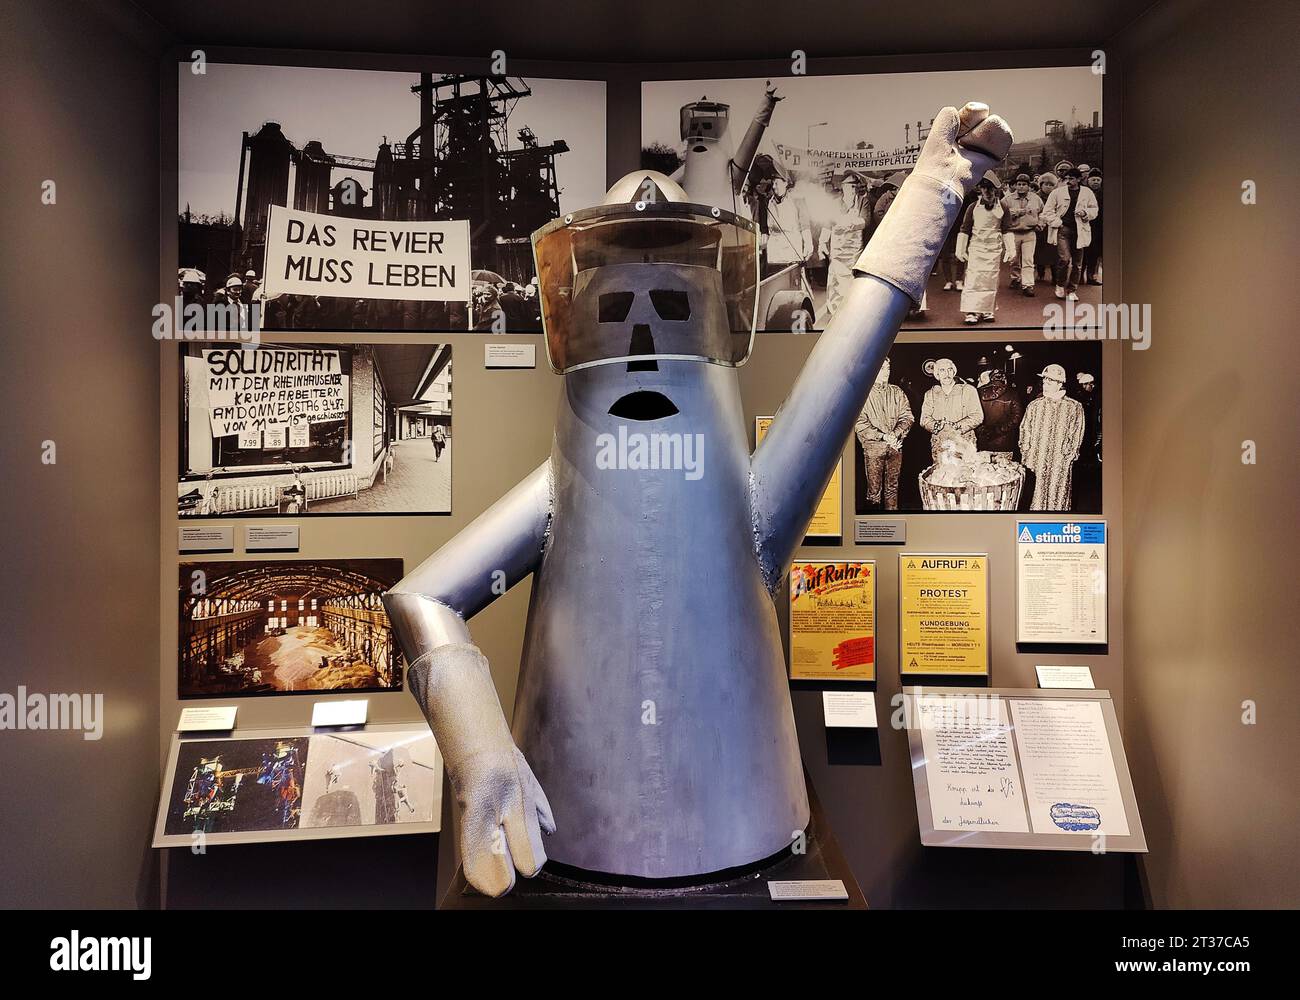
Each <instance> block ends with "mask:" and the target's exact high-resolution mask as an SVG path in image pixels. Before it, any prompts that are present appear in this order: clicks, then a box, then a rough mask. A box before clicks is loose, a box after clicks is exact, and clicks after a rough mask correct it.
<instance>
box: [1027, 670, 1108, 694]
mask: <svg viewBox="0 0 1300 1000" xmlns="http://www.w3.org/2000/svg"><path fill="white" fill-rule="evenodd" d="M1034 670H1036V671H1037V672H1038V686H1039V687H1040V688H1070V689H1072V690H1088V691H1091V690H1092V689H1093V688H1095V687H1096V686H1097V685H1095V684H1093V683H1092V671H1091V670H1089V669H1088V667H1087V666H1081V667H1063V666H1036V667H1034Z"/></svg>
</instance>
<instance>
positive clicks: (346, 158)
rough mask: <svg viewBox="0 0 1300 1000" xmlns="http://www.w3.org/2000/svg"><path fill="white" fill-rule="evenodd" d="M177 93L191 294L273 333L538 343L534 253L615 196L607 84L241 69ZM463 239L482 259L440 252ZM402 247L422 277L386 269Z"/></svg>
mask: <svg viewBox="0 0 1300 1000" xmlns="http://www.w3.org/2000/svg"><path fill="white" fill-rule="evenodd" d="M179 81H180V83H179V120H178V141H179V142H178V145H179V149H178V155H179V169H178V192H177V193H178V205H177V212H178V226H179V243H178V246H179V259H178V260H177V262H176V263H177V274H176V280H177V288H176V295H177V296H178V297H179V298H180V299H181V301H182V302H183V304H184V305H185V306H190V305H192V304H198V305H202V306H205V307H208V306H236V307H241V306H242V307H256V315H257V316H259V317H260V322H253V321H250V325H253V326H255V327H260V328H261V329H265V330H311V331H346V330H365V331H374V332H394V331H411V330H417V331H435V332H442V331H465V330H482V331H484V332H489V333H520V332H536V331H539V330H540V329H541V320H540V311H539V308H538V298H537V284H536V280H535V279H536V275H535V272H534V267H533V254H532V245H531V243H530V240H529V237H530V235H531V234H532V233H533V231H534V230H536V229H539V228H541V227H542V226H543V225H545V224H546V223H547V222H549V221H551V220H552V219H554V218H556V217H557V216H559V215H561V214H563V213H565V212H572V211H575V210H577V209H580V208H585V207H587V206H588V205H593V204H596V203H598V202H599V201H600V199H601V197H602V196H603V194H604V191H605V186H606V185H605V84H604V82H603V81H587V80H547V79H537V78H533V77H529V78H527V79H524V78H521V77H516V76H489V75H471V74H448V73H436V72H420V73H405V72H401V73H399V72H383V71H374V70H353V69H332V68H323V67H300V66H259V65H246V64H235V63H210V64H207V65H206V66H205V67H204V72H203V73H195V72H194V71H193V66H191V65H182V66H181V67H180V70H179ZM280 220H283V223H281V222H280ZM420 223H428V224H429V225H428V226H420V225H418V224H420ZM434 223H438V224H440V225H437V226H434V225H433V224H434ZM296 227H301V228H296ZM466 228H467V230H468V247H467V251H468V252H467V254H466V253H463V252H457V253H450V252H449V253H443V252H442V251H444V250H448V249H449V247H450V243H451V242H455V243H456V244H457V247H456V249H457V251H463V250H464V249H466V248H464V247H461V246H460V245H459V244H461V243H463V241H464V237H463V235H462V234H463V233H464V232H465V230H466ZM286 236H287V240H288V243H290V244H293V243H294V242H295V239H294V237H295V236H300V237H301V239H299V240H297V242H298V243H299V248H300V249H301V250H303V251H311V250H312V249H314V248H316V249H319V248H337V247H336V244H347V248H350V249H351V250H354V251H372V252H371V253H370V260H369V261H365V260H361V261H359V262H355V261H353V260H350V259H346V258H343V259H336V258H335V257H333V256H324V257H322V256H319V255H315V256H313V255H311V254H310V253H309V252H304V253H297V254H295V253H293V252H288V253H286V252H285V250H284V244H283V242H282V239H281V238H282V237H286ZM313 236H315V237H316V239H315V240H314V239H313ZM444 243H445V244H446V245H444ZM398 248H405V249H407V250H409V251H410V253H411V256H412V258H413V259H418V260H421V264H422V267H421V271H420V272H416V271H412V270H411V269H410V268H407V269H402V270H390V269H389V263H388V262H389V260H390V253H391V251H392V250H393V249H398ZM426 261H427V263H426ZM353 263H359V265H360V269H361V270H363V271H364V270H367V269H368V273H366V274H364V276H363V275H359V274H353V273H349V265H351V264H353ZM414 266H415V265H412V267H414ZM268 268H269V273H268ZM465 272H468V273H465ZM412 274H414V275H415V278H412ZM420 279H425V280H420ZM404 288H409V289H411V290H410V292H409V296H410V297H404V295H406V294H407V293H406V292H404ZM244 315H245V319H247V315H248V312H247V309H245V312H244Z"/></svg>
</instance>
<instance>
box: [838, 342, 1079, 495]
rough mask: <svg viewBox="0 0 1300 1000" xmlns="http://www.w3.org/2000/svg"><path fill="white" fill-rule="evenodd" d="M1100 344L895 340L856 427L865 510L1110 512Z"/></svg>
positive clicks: (858, 491) (858, 482)
mask: <svg viewBox="0 0 1300 1000" xmlns="http://www.w3.org/2000/svg"><path fill="white" fill-rule="evenodd" d="M1101 401H1102V374H1101V344H1100V343H1097V342H1083V341H1076V342H1050V341H1047V342H1044V341H1036V342H1024V343H1009V344H997V343H985V344H968V343H943V344H935V343H907V344H895V345H894V348H893V350H892V351H890V352H889V357H888V358H887V359H886V360H885V363H884V365H882V366H881V369H880V372H879V374H878V375H877V376H876V383H875V385H874V386H872V389H871V393H870V395H869V396H868V397H867V403H866V405H865V406H864V407H863V408H862V412H861V414H859V416H858V419H857V422H856V423H855V425H854V430H853V437H854V441H853V454H854V497H855V507H856V511H857V513H858V514H888V513H891V512H894V511H903V512H907V513H924V512H943V513H963V512H974V511H982V512H998V511H1001V512H1010V511H1024V512H1042V513H1078V514H1100V513H1101V512H1102V509H1101V501H1102V495H1101V472H1102V470H1101V465H1102V424H1101Z"/></svg>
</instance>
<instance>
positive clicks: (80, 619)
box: [0, 0, 163, 907]
mask: <svg viewBox="0 0 1300 1000" xmlns="http://www.w3.org/2000/svg"><path fill="white" fill-rule="evenodd" d="M162 44H163V39H162V33H161V32H160V31H159V30H158V29H157V27H156V26H155V25H152V24H151V23H149V22H148V20H147V19H146V18H145V17H143V16H142V15H140V13H139V12H138V11H137V10H136V9H135V8H133V7H130V6H129V5H126V4H81V3H68V2H65V0H55V2H51V3H39V4H36V3H23V4H11V3H6V4H4V5H3V8H2V9H0V94H2V95H3V100H0V123H2V124H0V135H3V148H4V156H3V157H0V190H3V191H4V193H5V222H6V226H5V237H4V248H3V251H0V275H2V277H0V288H2V289H3V293H2V294H0V330H3V336H4V341H5V361H4V365H3V366H0V379H2V380H3V384H2V385H0V399H3V400H4V401H5V403H4V436H3V440H4V455H3V468H4V470H5V483H4V488H3V489H0V523H3V524H4V526H5V528H4V530H5V547H4V570H5V572H4V582H3V584H0V621H3V635H4V642H3V647H2V648H3V652H2V653H0V662H2V663H3V667H2V668H0V676H2V677H3V680H0V690H3V691H5V692H8V693H9V694H11V695H12V694H15V693H16V691H17V689H18V687H19V685H24V686H26V687H27V689H28V690H29V691H35V692H43V693H49V692H87V693H102V694H103V696H104V717H105V718H104V725H103V738H102V739H100V740H97V741H95V740H84V739H83V738H82V734H81V733H78V732H68V731H64V732H6V733H4V734H3V756H2V757H0V843H3V844H4V853H5V857H6V863H5V865H4V872H5V875H4V879H3V888H0V903H2V904H3V905H7V906H44V907H74V906H75V907H132V906H136V905H146V906H147V905H152V903H153V898H154V897H153V894H152V893H151V891H150V882H151V878H152V877H151V874H150V873H151V872H152V871H153V869H154V860H153V858H152V856H151V855H152V852H151V851H150V850H149V846H148V845H149V833H150V829H151V827H152V819H151V814H152V813H153V811H154V809H155V806H156V803H157V797H158V750H157V747H158V683H157V673H156V668H155V664H156V663H157V658H158V597H157V595H158V585H157V555H156V553H157V546H158V534H157V532H158V488H157V475H158V453H157V448H156V446H155V442H156V441H157V427H158V392H157V386H158V375H157V367H158V346H157V344H156V343H154V341H153V339H152V338H151V337H150V335H149V326H148V306H149V304H150V303H152V302H153V301H155V300H156V288H157V275H158V270H157V254H158V205H159V202H158V170H159V156H158V139H157V135H158V62H157V58H158V54H159V53H160V52H161V48H162ZM45 180H53V181H54V182H55V185H56V186H55V189H54V191H55V203H54V204H53V205H45V204H42V201H41V191H42V187H41V186H42V182H43V181H45ZM47 441H48V442H53V445H54V449H55V451H54V456H53V457H54V459H55V461H54V463H53V464H43V463H42V453H43V450H44V449H45V444H44V443H45V442H47Z"/></svg>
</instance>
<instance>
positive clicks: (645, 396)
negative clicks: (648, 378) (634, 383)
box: [609, 366, 680, 421]
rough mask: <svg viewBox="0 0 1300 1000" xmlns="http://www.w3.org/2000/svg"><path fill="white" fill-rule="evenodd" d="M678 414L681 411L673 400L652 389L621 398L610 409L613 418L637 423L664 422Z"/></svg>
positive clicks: (641, 390)
mask: <svg viewBox="0 0 1300 1000" xmlns="http://www.w3.org/2000/svg"><path fill="white" fill-rule="evenodd" d="M629 367H631V366H629ZM678 412H680V411H679V410H678V409H677V407H676V406H674V405H673V401H672V400H671V399H669V398H668V397H667V396H665V395H664V394H663V393H662V392H654V391H653V390H650V389H640V390H638V391H636V392H629V393H628V394H627V395H625V396H620V397H619V398H618V399H616V400H615V401H614V405H613V406H611V407H610V408H609V415H610V416H611V417H619V418H620V419H622V420H637V421H646V420H663V419H664V418H666V417H672V416H676V415H677V413H678Z"/></svg>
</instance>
